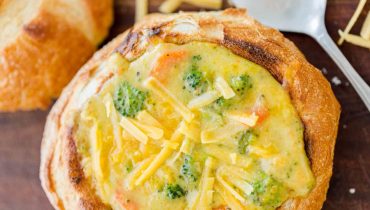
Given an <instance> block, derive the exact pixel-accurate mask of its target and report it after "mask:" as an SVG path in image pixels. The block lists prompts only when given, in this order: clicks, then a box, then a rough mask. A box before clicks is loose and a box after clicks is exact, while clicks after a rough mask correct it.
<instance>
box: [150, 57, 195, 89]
mask: <svg viewBox="0 0 370 210" xmlns="http://www.w3.org/2000/svg"><path fill="white" fill-rule="evenodd" d="M187 56H188V53H187V52H186V51H172V52H167V53H164V54H163V55H160V56H159V58H158V59H157V61H156V63H155V65H154V68H153V69H152V71H151V72H150V76H153V77H155V78H157V79H158V80H159V81H161V82H166V81H167V80H168V79H169V78H168V76H169V74H170V73H171V70H173V67H174V66H175V65H176V64H177V63H180V62H181V61H183V60H185V58H186V57H187Z"/></svg>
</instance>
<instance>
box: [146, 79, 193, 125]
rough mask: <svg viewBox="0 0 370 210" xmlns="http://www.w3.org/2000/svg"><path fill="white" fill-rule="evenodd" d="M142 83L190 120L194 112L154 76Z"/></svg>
mask: <svg viewBox="0 0 370 210" xmlns="http://www.w3.org/2000/svg"><path fill="white" fill-rule="evenodd" d="M143 84H144V86H145V87H147V88H150V89H151V90H153V92H154V93H155V94H157V95H158V96H159V97H161V98H163V99H164V100H166V101H167V102H168V103H169V104H170V105H171V106H172V107H173V108H174V109H175V110H176V111H177V112H178V113H179V114H180V115H182V117H183V118H184V119H185V120H186V121H187V122H190V121H191V120H192V119H193V118H194V114H193V113H192V112H191V111H190V110H189V109H188V108H187V107H186V106H185V105H184V104H183V103H181V101H179V100H178V99H177V98H176V97H175V96H174V95H173V94H172V93H171V92H170V91H169V90H168V89H167V88H165V87H164V86H163V85H162V84H161V83H160V82H159V81H158V80H157V79H156V78H154V77H149V78H148V79H146V80H145V81H144V83H143Z"/></svg>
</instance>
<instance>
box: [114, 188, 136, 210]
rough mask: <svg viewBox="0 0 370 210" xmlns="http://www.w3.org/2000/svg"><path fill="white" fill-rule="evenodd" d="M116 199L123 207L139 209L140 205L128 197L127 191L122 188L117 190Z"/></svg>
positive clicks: (129, 209) (127, 209)
mask: <svg viewBox="0 0 370 210" xmlns="http://www.w3.org/2000/svg"><path fill="white" fill-rule="evenodd" d="M116 199H117V201H118V203H119V204H120V205H121V207H122V208H123V209H126V210H138V209H139V207H138V205H137V204H136V203H135V202H133V201H132V200H130V199H127V198H126V196H125V193H124V192H123V191H121V190H118V191H117V192H116Z"/></svg>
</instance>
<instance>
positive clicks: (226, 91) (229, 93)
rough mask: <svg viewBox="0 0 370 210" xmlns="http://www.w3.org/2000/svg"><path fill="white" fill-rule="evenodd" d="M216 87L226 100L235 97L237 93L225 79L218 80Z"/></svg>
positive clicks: (218, 78)
mask: <svg viewBox="0 0 370 210" xmlns="http://www.w3.org/2000/svg"><path fill="white" fill-rule="evenodd" d="M215 87H216V89H217V90H218V91H219V92H220V93H221V95H222V96H223V97H224V98H225V99H230V98H232V97H234V96H235V92H234V91H233V89H232V88H231V87H230V86H229V84H227V82H226V80H225V79H224V78H223V77H217V78H216V81H215Z"/></svg>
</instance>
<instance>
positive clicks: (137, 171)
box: [126, 156, 154, 190]
mask: <svg viewBox="0 0 370 210" xmlns="http://www.w3.org/2000/svg"><path fill="white" fill-rule="evenodd" d="M153 160H154V156H152V157H149V158H147V159H145V160H143V161H141V162H140V163H139V164H138V165H137V166H136V167H135V168H134V170H133V171H132V172H131V173H130V174H129V176H128V178H127V179H126V184H127V188H128V189H129V190H132V189H133V188H134V186H135V181H136V180H137V178H138V177H139V176H140V175H141V174H142V173H143V171H144V170H145V169H146V168H147V167H148V166H149V164H150V163H152V162H153Z"/></svg>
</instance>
